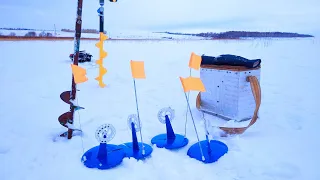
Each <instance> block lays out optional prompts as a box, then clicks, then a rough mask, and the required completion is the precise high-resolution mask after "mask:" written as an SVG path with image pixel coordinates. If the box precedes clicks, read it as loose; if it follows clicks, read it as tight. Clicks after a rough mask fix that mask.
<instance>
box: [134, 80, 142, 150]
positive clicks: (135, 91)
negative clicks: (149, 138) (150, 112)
mask: <svg viewBox="0 0 320 180" xmlns="http://www.w3.org/2000/svg"><path fill="white" fill-rule="evenodd" d="M133 87H134V96H135V99H136V108H137V115H138V119H139V127H140V131H139V132H140V139H141V146H142V154H143V155H144V154H145V151H144V146H143V140H142V132H141V131H142V128H141V122H140V113H139V105H138V97H137V88H136V80H135V78H133Z"/></svg>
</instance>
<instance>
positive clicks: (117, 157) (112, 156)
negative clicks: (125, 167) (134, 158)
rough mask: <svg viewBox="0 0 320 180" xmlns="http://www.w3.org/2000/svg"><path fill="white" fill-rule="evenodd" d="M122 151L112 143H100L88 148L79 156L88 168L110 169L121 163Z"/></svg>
mask: <svg viewBox="0 0 320 180" xmlns="http://www.w3.org/2000/svg"><path fill="white" fill-rule="evenodd" d="M124 155H125V153H124V151H123V149H122V148H121V147H120V146H117V145H113V144H100V145H99V146H96V147H93V148H91V149H89V150H88V151H87V152H85V153H84V155H83V156H82V158H81V161H82V162H83V164H84V165H85V166H86V167H88V168H98V169H101V170H103V169H110V168H113V167H116V166H118V165H119V164H121V162H122V160H123V158H124Z"/></svg>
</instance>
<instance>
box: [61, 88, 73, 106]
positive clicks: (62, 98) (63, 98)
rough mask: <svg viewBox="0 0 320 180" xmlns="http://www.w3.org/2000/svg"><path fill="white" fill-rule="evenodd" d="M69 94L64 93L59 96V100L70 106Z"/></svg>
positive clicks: (67, 92)
mask: <svg viewBox="0 0 320 180" xmlns="http://www.w3.org/2000/svg"><path fill="white" fill-rule="evenodd" d="M70 92H71V91H64V92H63V93H61V94H60V99H61V100H62V101H63V102H65V103H67V104H72V103H71V102H70Z"/></svg>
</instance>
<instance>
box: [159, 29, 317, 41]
mask: <svg viewBox="0 0 320 180" xmlns="http://www.w3.org/2000/svg"><path fill="white" fill-rule="evenodd" d="M165 33H167V34H175V35H189V36H199V37H207V38H213V39H238V38H250V37H251V38H264V37H273V38H280V37H290V38H293V37H314V36H312V35H308V34H298V33H290V32H250V31H227V32H221V33H213V32H206V33H198V34H190V33H172V32H165Z"/></svg>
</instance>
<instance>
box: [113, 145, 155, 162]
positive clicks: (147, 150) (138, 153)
mask: <svg viewBox="0 0 320 180" xmlns="http://www.w3.org/2000/svg"><path fill="white" fill-rule="evenodd" d="M142 145H143V146H144V154H142ZM119 146H121V148H122V149H123V150H124V153H125V157H128V158H130V157H133V158H135V159H137V160H141V159H145V158H147V157H148V156H150V155H151V153H152V151H153V149H152V147H151V146H150V145H148V144H145V143H141V142H139V143H138V147H139V148H138V149H137V148H134V147H133V143H132V142H128V143H124V144H121V145H119Z"/></svg>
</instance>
